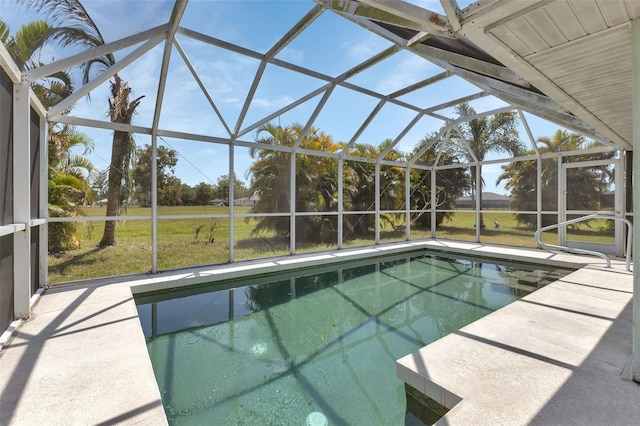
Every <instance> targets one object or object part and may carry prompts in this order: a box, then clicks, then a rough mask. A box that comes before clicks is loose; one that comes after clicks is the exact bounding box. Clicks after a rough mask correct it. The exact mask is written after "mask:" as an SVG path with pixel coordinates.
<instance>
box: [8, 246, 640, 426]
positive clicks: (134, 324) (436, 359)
mask: <svg viewBox="0 0 640 426" xmlns="http://www.w3.org/2000/svg"><path fill="white" fill-rule="evenodd" d="M425 247H426V248H428V249H429V250H433V251H443V252H447V253H456V252H458V253H466V254H469V253H474V254H476V255H478V256H487V257H491V258H494V259H495V258H498V259H504V260H515V261H518V260H519V261H528V262H532V261H535V262H537V263H541V264H547V265H571V266H572V267H577V266H579V265H583V267H582V269H579V270H577V271H576V272H574V273H571V274H569V275H567V276H566V277H564V278H563V279H561V280H559V281H556V282H555V283H552V284H550V285H548V286H546V287H545V288H543V289H540V290H538V291H536V292H534V293H533V294H531V295H529V296H527V297H525V298H524V299H522V300H520V301H518V302H515V303H513V304H511V305H509V306H507V307H506V308H503V309H501V310H499V311H496V312H495V313H493V314H490V315H489V316H487V317H485V318H483V319H481V320H479V321H476V322H474V323H472V324H470V325H469V326H467V327H465V328H463V329H461V330H460V331H458V332H457V333H453V334H451V335H449V336H447V337H445V338H443V339H440V340H438V341H436V342H434V343H433V344H431V345H428V346H426V347H424V348H423V349H421V350H420V351H418V352H416V353H414V354H410V355H408V356H407V357H405V358H403V359H401V360H399V363H398V377H400V378H401V379H403V380H404V381H405V382H407V383H409V384H410V385H412V386H413V387H415V388H417V389H419V390H421V391H422V392H424V393H425V394H426V395H429V396H430V397H432V398H434V399H436V400H440V401H441V402H442V403H443V404H445V405H449V406H450V407H453V409H452V410H451V411H450V412H449V413H448V414H447V415H446V416H445V417H444V418H443V419H442V420H441V421H440V423H441V424H466V425H468V424H474V425H481V424H487V425H489V424H491V425H496V424H510V425H511V424H604V423H606V424H610V425H625V424H629V421H630V420H629V419H630V418H632V417H635V416H638V415H640V407H639V406H638V404H637V401H638V398H640V387H638V384H636V383H634V382H632V381H630V380H629V379H627V378H625V375H624V374H623V373H625V371H624V370H625V366H627V363H628V360H629V356H630V354H631V340H632V325H631V324H632V323H631V298H632V279H633V276H632V274H631V273H629V272H626V271H625V270H624V262H622V261H621V260H618V261H616V260H614V261H613V268H611V269H606V268H604V267H603V266H604V265H603V264H602V261H601V260H599V259H592V258H586V257H580V256H575V255H568V254H558V253H551V252H547V251H542V250H527V249H517V248H512V247H502V246H489V245H481V244H475V243H461V242H444V241H440V240H428V241H422V242H411V243H402V244H391V245H381V246H375V247H366V248H360V249H350V250H341V251H336V252H326V253H322V254H314V255H305V256H298V257H295V258H291V257H285V258H280V259H267V260H265V259H263V260H260V261H255V262H247V263H243V264H242V265H239V264H236V265H224V266H219V267H214V268H212V267H209V268H205V267H203V268H197V269H192V270H186V271H180V272H175V273H164V274H159V275H156V276H153V277H149V276H135V277H131V279H130V280H128V281H121V282H116V281H115V280H113V282H109V280H100V281H95V282H89V283H84V284H74V285H66V286H60V287H55V288H51V289H49V290H47V291H46V292H45V293H44V294H43V295H42V296H41V298H40V300H39V301H38V303H37V304H36V306H35V307H34V310H33V316H32V318H31V319H29V320H28V321H26V322H24V323H23V324H22V326H21V327H20V328H19V329H18V331H17V333H16V335H15V337H14V338H13V340H12V341H11V342H10V344H9V345H8V347H6V348H5V349H4V350H3V351H2V352H1V353H0V365H1V366H2V368H1V369H0V389H1V394H0V424H6V425H32V424H33V425H35V424H114V423H120V424H149V425H151V424H153V425H158V424H166V422H167V421H166V418H165V415H164V410H163V407H162V402H161V396H160V393H159V391H158V387H157V384H156V382H155V378H154V375H153V371H152V368H151V363H150V361H149V357H148V354H147V348H146V345H145V341H144V336H143V333H142V329H141V327H140V323H139V320H138V317H137V311H136V307H135V303H134V300H133V295H132V291H133V292H140V291H142V290H145V291H148V290H150V289H152V288H163V287H165V288H166V287H167V286H169V285H172V284H173V285H175V283H176V282H177V283H178V284H179V285H180V284H182V285H188V284H193V283H198V282H204V281H207V280H211V279H212V278H228V277H233V276H238V275H241V274H243V273H244V274H246V273H247V272H248V271H251V272H252V273H256V272H258V271H261V270H263V268H268V267H271V268H275V269H279V270H284V269H290V268H293V267H300V266H305V265H307V266H308V265H317V264H321V263H326V262H330V261H335V260H336V258H339V259H340V260H343V261H344V260H347V261H348V260H355V259H359V258H363V257H366V256H371V255H372V254H373V255H375V254H378V255H380V254H385V253H392V252H399V251H402V250H407V249H409V250H411V249H420V248H425ZM625 374H626V373H625ZM619 407H625V410H619ZM630 416H631V417H630Z"/></svg>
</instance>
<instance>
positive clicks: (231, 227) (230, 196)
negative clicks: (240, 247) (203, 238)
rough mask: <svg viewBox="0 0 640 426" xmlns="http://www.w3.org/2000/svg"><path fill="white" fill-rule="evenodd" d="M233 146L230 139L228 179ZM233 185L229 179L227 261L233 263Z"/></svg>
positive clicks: (232, 173) (233, 153) (230, 172)
mask: <svg viewBox="0 0 640 426" xmlns="http://www.w3.org/2000/svg"><path fill="white" fill-rule="evenodd" d="M235 153H236V150H235V147H234V143H233V140H232V141H231V143H230V144H229V179H231V178H232V177H233V175H234V173H235ZM233 186H234V185H231V180H229V200H228V201H229V263H233V262H234V259H235V255H234V250H233V244H234V238H235V234H234V230H233V228H234V225H235V220H234V214H235V207H234V202H233V200H234V198H235V194H234V191H233Z"/></svg>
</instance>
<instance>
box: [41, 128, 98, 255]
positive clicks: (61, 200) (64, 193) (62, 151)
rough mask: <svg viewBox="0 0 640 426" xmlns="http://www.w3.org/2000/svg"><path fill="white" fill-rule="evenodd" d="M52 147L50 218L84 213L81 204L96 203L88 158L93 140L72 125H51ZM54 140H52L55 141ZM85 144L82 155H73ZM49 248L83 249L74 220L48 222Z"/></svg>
mask: <svg viewBox="0 0 640 426" xmlns="http://www.w3.org/2000/svg"><path fill="white" fill-rule="evenodd" d="M49 135H50V136H49V141H50V143H49V146H50V147H54V149H50V150H49V158H48V162H49V204H48V211H49V217H76V216H80V215H82V210H81V206H83V205H90V204H91V203H93V191H92V189H91V186H90V181H91V178H92V177H93V175H94V167H93V164H92V163H91V161H89V160H88V159H87V157H85V155H86V154H87V153H89V152H90V151H91V150H92V149H93V142H92V141H91V139H90V138H89V137H88V136H87V135H86V134H84V133H82V132H79V131H77V130H76V129H75V128H74V127H73V126H68V125H62V126H61V127H59V128H55V129H54V128H50V132H49ZM52 141H53V142H52ZM78 147H82V148H84V152H83V154H82V155H79V154H73V151H74V148H78ZM48 232H49V251H50V252H59V251H63V250H69V249H77V248H80V245H81V242H80V238H79V237H78V234H77V226H76V223H75V222H53V223H50V224H49V229H48Z"/></svg>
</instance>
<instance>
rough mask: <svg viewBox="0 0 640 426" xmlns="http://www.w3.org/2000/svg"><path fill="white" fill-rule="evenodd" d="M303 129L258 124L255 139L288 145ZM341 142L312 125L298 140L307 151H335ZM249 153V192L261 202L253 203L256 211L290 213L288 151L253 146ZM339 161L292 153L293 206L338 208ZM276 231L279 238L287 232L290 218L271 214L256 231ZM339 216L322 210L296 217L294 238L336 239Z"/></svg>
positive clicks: (301, 208)
mask: <svg viewBox="0 0 640 426" xmlns="http://www.w3.org/2000/svg"><path fill="white" fill-rule="evenodd" d="M303 131H304V128H303V127H302V126H301V125H300V124H293V125H290V126H287V127H281V126H274V125H272V124H270V123H267V124H264V125H263V126H261V127H260V128H259V129H258V130H257V133H256V141H257V142H260V143H262V144H268V145H274V146H288V147H292V146H293V145H294V144H295V143H296V141H297V140H298V139H299V138H300V135H301V134H302V132H303ZM340 146H341V145H339V144H336V143H335V142H334V141H333V138H331V137H330V136H329V135H326V134H325V133H323V132H321V131H319V130H318V129H315V128H311V129H309V131H308V132H307V134H306V135H305V136H304V137H303V138H302V140H301V142H300V148H302V149H306V150H315V151H325V152H334V151H336V150H337V149H339V148H340ZM250 155H251V157H252V158H254V159H255V160H256V161H255V162H254V163H253V164H252V165H251V174H252V181H251V191H252V192H258V193H259V194H260V200H259V201H258V202H257V203H256V204H255V205H254V206H253V207H252V210H251V211H252V212H255V213H289V212H291V191H290V182H291V181H290V179H291V178H290V175H291V155H292V154H290V153H287V152H282V151H276V150H269V149H262V148H260V149H259V148H253V149H251V151H250ZM337 178H338V172H337V162H336V161H335V160H333V159H330V158H326V157H321V156H315V155H307V154H297V156H296V205H295V209H296V211H299V212H318V213H322V212H327V211H336V210H337V203H338V201H337V193H338V185H337ZM267 229H270V230H274V231H275V232H276V235H277V236H278V237H280V238H285V237H288V236H289V235H290V220H289V218H288V217H282V216H281V217H276V216H269V217H264V218H262V219H261V220H260V221H259V222H258V224H257V225H256V228H255V229H254V232H256V233H257V232H260V231H262V230H267ZM336 238H337V217H336V216H325V215H322V214H318V215H313V216H300V217H298V219H297V221H296V240H297V241H298V242H331V241H333V242H335V241H336Z"/></svg>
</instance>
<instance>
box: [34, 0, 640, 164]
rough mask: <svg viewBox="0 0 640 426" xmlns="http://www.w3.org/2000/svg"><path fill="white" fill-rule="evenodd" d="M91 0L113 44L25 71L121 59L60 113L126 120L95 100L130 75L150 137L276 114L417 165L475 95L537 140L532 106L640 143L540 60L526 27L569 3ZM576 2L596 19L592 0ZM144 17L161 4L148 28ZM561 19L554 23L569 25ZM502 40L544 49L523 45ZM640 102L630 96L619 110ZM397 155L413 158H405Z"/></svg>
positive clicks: (138, 120) (559, 120) (600, 133)
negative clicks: (431, 5) (429, 138)
mask: <svg viewBox="0 0 640 426" xmlns="http://www.w3.org/2000/svg"><path fill="white" fill-rule="evenodd" d="M85 3H86V5H87V9H88V10H89V11H92V12H93V11H96V12H98V16H99V19H96V24H97V25H100V24H104V28H107V29H105V31H104V32H105V34H104V36H105V41H106V45H105V46H100V47H96V48H93V49H89V50H87V51H85V52H82V53H78V54H75V55H69V53H68V50H69V49H66V50H64V51H62V52H59V54H56V56H55V57H56V58H60V57H64V55H66V57H65V58H64V59H60V60H57V61H55V62H54V63H52V64H47V65H45V66H42V67H36V68H34V69H31V70H29V71H27V72H26V73H25V79H27V80H29V81H33V80H39V79H41V78H43V77H46V76H48V75H51V74H52V73H53V72H55V71H59V70H66V69H69V68H72V67H77V66H78V65H80V64H81V63H83V62H84V61H86V60H88V59H91V58H92V57H95V56H98V55H103V54H104V53H106V52H112V53H113V55H114V57H115V58H116V63H115V65H113V66H112V67H111V68H108V69H103V70H100V72H95V73H94V74H93V75H92V79H91V80H90V81H89V82H88V83H87V84H85V85H83V86H81V87H77V88H76V90H75V92H74V94H73V95H71V96H70V97H68V98H67V99H66V100H65V101H63V102H61V103H60V104H58V105H56V106H55V107H53V108H52V109H51V110H50V111H49V113H48V119H49V120H50V121H56V122H64V123H69V124H75V125H81V126H88V127H98V128H105V129H112V128H114V124H113V123H111V122H109V121H108V120H106V119H105V111H104V110H101V109H100V108H96V106H95V104H96V102H95V100H98V99H104V98H106V97H107V96H108V93H109V91H108V87H109V79H110V78H111V76H112V75H114V74H115V73H118V74H119V75H121V76H122V77H123V79H124V80H125V81H127V82H129V86H130V87H131V88H132V90H133V94H134V95H135V96H136V97H137V96H143V95H144V99H143V100H142V101H141V103H140V106H139V108H138V110H137V114H136V116H135V117H134V119H133V122H132V123H131V124H130V125H129V124H122V123H121V124H119V125H118V128H119V129H122V130H129V131H131V132H134V133H136V134H156V135H158V136H162V137H172V138H177V139H186V140H197V141H206V142H215V143H222V144H239V145H241V146H242V145H248V146H252V145H253V144H254V143H255V139H256V135H255V132H256V130H257V129H259V128H260V127H261V126H262V125H264V124H266V123H272V124H278V125H282V126H289V125H292V124H301V125H302V126H303V135H304V134H306V132H308V131H309V130H312V129H319V130H321V131H322V132H324V133H326V134H328V135H330V136H332V137H333V139H334V140H335V141H336V142H340V143H342V144H343V145H345V146H346V148H345V149H341V150H340V151H339V152H334V153H325V155H330V156H349V155H356V156H357V155H358V153H357V152H356V151H354V150H352V149H350V148H352V147H353V146H354V145H355V144H369V145H374V146H379V145H380V144H381V143H382V142H383V141H387V140H390V141H391V144H390V145H385V146H386V148H385V149H382V150H381V152H379V154H380V155H379V157H378V158H377V160H378V161H384V160H386V161H393V162H394V163H407V162H409V163H412V162H416V161H417V160H418V159H417V158H412V155H411V153H414V154H415V151H414V149H415V147H416V145H417V144H418V142H419V141H420V140H421V139H423V138H424V137H425V136H426V135H428V134H431V133H438V132H439V131H441V130H442V129H443V128H446V129H447V130H449V129H451V130H453V134H454V135H455V129H456V127H457V126H458V124H459V123H460V122H462V121H464V120H465V119H468V118H460V117H459V116H458V115H457V114H456V107H457V106H459V105H460V104H463V103H469V104H470V105H471V106H472V108H473V110H474V111H475V112H476V113H477V115H474V116H473V117H482V116H490V115H492V114H495V113H500V112H504V111H518V112H519V118H520V121H523V123H522V124H521V125H520V126H519V130H520V138H521V139H522V140H524V141H526V142H525V143H526V145H528V146H531V145H535V138H537V137H539V136H544V134H535V133H536V132H535V131H534V134H531V133H530V132H528V128H529V127H530V126H528V123H527V120H526V118H525V117H528V115H525V113H526V114H532V115H534V116H537V117H541V118H543V119H544V120H547V121H548V122H550V123H553V124H554V125H556V126H557V127H561V128H566V129H569V130H571V131H575V132H578V133H580V134H583V135H585V136H587V137H588V138H591V139H594V140H597V141H599V142H601V143H603V144H605V145H610V146H619V147H621V148H625V149H628V148H630V142H629V141H630V134H629V128H628V121H629V120H622V119H619V118H618V119H617V120H616V119H615V117H620V114H618V115H615V117H614V114H610V116H611V117H614V118H611V117H610V116H609V115H606V114H599V113H594V112H593V108H591V106H592V105H591V104H588V105H587V103H588V102H589V99H585V100H584V105H583V103H581V98H580V97H579V96H577V95H579V93H578V94H576V93H573V92H566V91H565V90H563V88H562V87H560V86H559V85H558V83H557V81H555V80H554V81H551V77H546V78H545V75H543V74H542V73H541V71H540V70H541V65H540V64H543V63H546V62H544V61H542V62H538V61H537V60H536V61H534V59H536V58H538V57H540V56H544V55H545V53H544V52H545V51H543V50H542V42H540V40H537V43H538V44H535V43H534V41H526V40H525V36H526V35H530V34H529V33H530V32H533V31H535V25H536V23H537V22H538V21H537V20H536V19H535V18H536V17H537V16H538V15H539V14H540V13H543V14H545V16H547V15H549V13H550V11H555V12H558V10H559V9H562V8H560V7H559V6H558V5H555V6H554V4H555V3H558V2H551V3H552V4H548V3H549V2H516V3H518V5H511V4H510V5H502V4H501V2H478V3H473V4H471V5H469V6H466V7H464V8H461V7H460V6H459V5H457V4H456V2H455V1H448V0H447V1H443V2H442V8H441V10H440V12H434V11H430V10H427V9H425V8H423V7H421V6H417V5H414V4H412V3H409V2H380V1H360V2H358V1H320V0H318V1H315V2H313V1H309V2H288V3H287V8H286V9H283V8H282V4H281V3H278V2H235V3H231V2H186V1H177V2H175V4H174V3H170V2H162V3H159V4H158V5H157V7H155V8H153V13H151V12H150V11H148V10H146V9H148V5H146V3H145V2H141V4H139V3H140V2H133V3H131V2H124V1H123V2H116V3H113V4H112V5H111V7H110V9H113V10H117V12H115V13H114V15H115V17H116V18H117V17H118V16H120V17H121V20H120V21H118V25H113V26H112V25H111V24H109V25H106V24H107V22H109V21H107V19H108V15H107V14H106V13H104V12H105V10H104V4H101V3H100V2H93V1H87V2H85ZM580 3H583V2H580ZM584 3H587V2H584ZM605 3H610V2H605ZM131 8H142V9H145V11H141V10H140V11H138V10H130V9H131ZM607 8H608V9H611V8H613V6H610V5H609V6H606V7H605V9H607ZM570 10H571V11H572V13H574V15H575V16H576V18H575V19H577V20H578V21H577V22H583V20H584V19H583V17H582V15H581V14H585V13H586V8H585V7H583V6H576V7H573V8H571V9H570ZM127 11H128V12H127ZM604 11H606V10H604ZM604 11H603V13H604ZM136 12H147V13H150V19H149V20H148V23H147V21H146V20H141V19H139V18H137V17H139V16H141V13H136ZM628 12H629V13H632V12H633V8H631V11H628ZM631 17H632V16H629V18H631ZM100 19H104V23H103V22H102V21H100ZM554 19H555V20H557V19H560V18H559V17H556V15H554ZM555 20H554V21H552V22H551V23H549V24H548V26H550V27H552V28H551V29H553V30H554V31H556V32H557V31H560V30H559V29H558V28H557V26H555V25H553V22H555ZM511 21H514V22H516V23H517V22H520V21H523V22H525V23H526V24H527V28H533V29H532V30H531V31H529V33H525V34H511V33H509V34H511V35H510V36H509V34H507V33H505V31H507V30H505V29H508V28H512V27H515V28H520V27H518V26H514V25H513V23H512V22H511ZM609 21H611V20H609ZM570 22H573V21H570ZM616 22H617V21H616ZM610 23H611V24H612V25H613V24H614V23H615V22H610ZM154 25H155V26H154ZM616 25H617V24H616ZM583 26H584V25H583ZM561 31H565V32H566V30H564V29H563V30H561ZM614 32H615V31H614ZM542 33H544V32H542ZM496 34H498V35H496ZM504 34H507V35H504ZM554 34H555V32H554ZM500 37H502V38H505V39H507V40H515V39H517V40H520V41H521V42H522V43H525V41H526V43H525V44H526V46H529V45H532V44H535V46H536V49H537V50H536V51H535V52H534V51H532V50H531V49H528V50H527V49H525V48H524V47H522V46H518V49H516V50H514V49H513V48H509V46H508V45H507V44H506V42H505V41H504V40H502V39H501V38H500ZM545 37H547V36H545ZM576 37H577V35H576ZM547 38H548V37H547ZM564 39H565V42H564V44H558V43H559V42H557V43H556V44H555V45H554V44H553V43H552V41H548V42H547V43H546V44H545V45H546V46H547V48H549V49H551V50H553V49H552V48H553V47H556V48H557V47H559V45H562V46H564V45H566V44H571V42H572V41H571V40H569V39H568V37H567V36H565V37H564ZM523 40H525V41H523ZM554 42H556V40H555V39H554ZM514 43H515V41H514ZM550 46H551V47H550ZM612 50H615V49H612ZM518 52H520V53H518ZM596 60H597V61H598V63H599V64H600V65H601V64H602V62H603V61H602V60H600V59H596V58H595V57H594V59H593V61H596ZM573 62H575V61H573ZM573 62H571V63H570V64H569V65H570V66H574V63H573ZM583 62H584V60H583ZM566 65H567V64H563V65H562V66H566ZM623 68H625V67H624V66H623ZM581 72H583V73H584V72H586V71H584V69H581ZM566 74H567V77H566V79H567V80H569V79H570V78H571V77H570V75H571V73H568V72H567V73H566ZM562 81H564V80H562ZM583 91H584V92H587V90H583ZM619 92H620V91H615V93H616V94H617V93H619ZM86 95H90V99H92V100H93V101H92V103H91V104H90V103H89V102H88V100H87V97H86ZM583 95H584V97H585V98H586V97H588V94H586V93H583ZM627 101H629V102H627ZM627 103H629V104H630V96H629V99H628V100H625V102H622V105H618V106H617V108H618V109H620V108H623V106H624V105H626V104H627ZM597 106H598V105H595V107H597ZM70 107H73V108H72V109H71V111H70V113H69V114H66V111H67V109H68V108H70ZM587 107H589V110H588V111H587ZM63 113H65V114H63ZM625 126H626V127H625ZM447 134H448V133H446V132H441V133H440V136H441V137H444V136H446V135H447ZM303 135H301V138H302V137H303ZM300 141H301V139H300V140H299V141H297V142H296V143H295V144H294V145H293V147H291V148H293V149H295V148H299V145H300ZM390 151H393V152H395V151H399V152H402V153H404V154H406V155H404V156H402V157H401V158H398V157H397V156H396V158H395V160H391V158H393V155H390Z"/></svg>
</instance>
